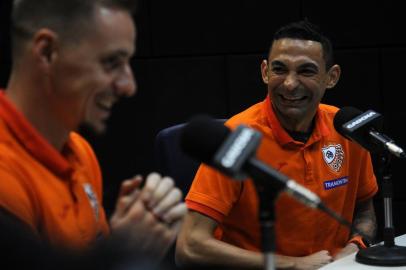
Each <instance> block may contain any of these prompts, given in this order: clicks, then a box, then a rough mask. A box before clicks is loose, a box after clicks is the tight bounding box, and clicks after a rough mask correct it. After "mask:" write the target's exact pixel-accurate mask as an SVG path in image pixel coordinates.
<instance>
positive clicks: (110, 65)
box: [102, 58, 122, 70]
mask: <svg viewBox="0 0 406 270" xmlns="http://www.w3.org/2000/svg"><path fill="white" fill-rule="evenodd" d="M102 63H103V66H104V68H105V69H107V70H112V69H116V68H118V67H120V66H121V63H122V61H121V60H120V59H118V58H107V59H104V60H103V61H102Z"/></svg>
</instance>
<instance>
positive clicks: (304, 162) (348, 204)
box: [186, 97, 378, 256]
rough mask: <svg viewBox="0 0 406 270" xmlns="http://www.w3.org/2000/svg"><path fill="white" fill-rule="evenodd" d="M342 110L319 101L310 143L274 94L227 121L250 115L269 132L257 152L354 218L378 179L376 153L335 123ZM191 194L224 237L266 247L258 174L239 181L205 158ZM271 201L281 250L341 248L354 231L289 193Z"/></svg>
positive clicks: (192, 205) (249, 120) (251, 122)
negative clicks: (293, 133) (276, 106)
mask: <svg viewBox="0 0 406 270" xmlns="http://www.w3.org/2000/svg"><path fill="white" fill-rule="evenodd" d="M337 111H338V109H337V108H336V107H333V106H328V105H323V104H321V105H320V106H319V109H318V111H317V114H316V119H315V128H314V131H313V133H312V135H311V137H310V138H309V140H308V141H307V142H306V143H305V144H304V143H301V142H297V141H294V140H293V139H292V138H291V137H290V136H289V134H288V133H287V132H286V131H285V130H284V129H283V128H282V126H281V125H280V123H279V121H278V120H277V118H276V115H275V114H274V111H273V109H272V104H271V101H270V99H269V97H267V98H266V99H265V100H264V101H263V102H260V103H257V104H255V105H253V106H252V107H250V108H248V109H247V110H245V111H243V112H241V113H239V114H237V115H235V116H234V117H232V118H231V119H230V120H228V121H227V123H226V125H228V126H229V127H231V128H235V127H236V126H238V125H239V124H242V123H243V124H245V125H248V126H250V127H252V128H255V129H257V130H259V131H260V132H262V133H263V139H262V142H261V145H260V147H259V149H258V151H257V157H258V159H260V160H261V161H263V162H265V163H266V164H268V165H269V166H271V167H273V168H275V169H277V170H278V171H280V172H281V173H283V174H285V175H287V176H289V177H290V178H292V179H295V180H296V181H297V182H298V183H299V184H301V185H303V186H305V187H306V188H308V189H310V190H311V191H313V192H315V193H316V194H318V196H320V198H321V199H322V200H323V202H324V203H325V204H326V205H327V206H328V207H330V208H331V209H332V210H334V211H335V212H337V213H339V214H340V215H342V216H343V217H344V218H345V219H346V220H348V221H351V220H352V218H353V214H354V208H355V204H356V202H358V201H362V200H366V199H368V198H371V197H372V196H373V195H374V194H375V193H376V192H377V190H378V187H377V184H376V179H375V176H374V173H373V168H372V163H371V158H370V155H369V153H368V152H367V151H366V150H364V149H362V148H361V147H360V146H358V145H356V144H355V143H352V142H351V141H349V140H346V139H345V138H344V137H342V136H341V135H339V134H338V133H337V132H336V131H335V129H334V126H333V119H334V115H335V113H336V112H337ZM269 181H273V180H269ZM186 202H187V205H188V207H189V209H191V210H194V211H197V212H200V213H201V214H204V215H206V216H208V217H210V218H212V219H214V220H216V221H217V222H218V224H219V225H218V228H217V229H216V231H215V237H216V238H217V239H220V240H222V241H224V242H227V243H230V244H232V245H235V246H238V247H241V248H244V249H248V250H253V251H260V250H261V243H260V239H261V238H260V231H259V221H258V198H257V194H256V190H255V187H254V184H253V182H252V180H248V181H242V182H239V181H235V180H232V179H230V178H228V177H226V176H224V175H222V174H221V173H219V172H217V171H216V170H213V169H211V168H210V167H208V166H206V165H201V166H200V168H199V170H198V172H197V174H196V176H195V179H194V181H193V184H192V186H191V188H190V191H189V193H188V195H187V197H186ZM269 207H272V209H274V211H275V235H276V249H277V253H279V254H283V255H287V256H305V255H309V254H312V253H314V252H317V251H320V250H323V249H327V250H329V251H330V253H331V254H335V253H336V252H337V251H338V250H339V249H341V248H342V247H344V246H345V245H346V243H347V241H348V239H349V234H350V232H349V230H348V229H347V228H346V227H344V226H341V225H340V224H338V222H336V221H335V220H333V219H332V218H330V217H329V216H327V215H326V214H324V213H322V212H320V211H318V210H314V209H312V208H308V207H306V206H305V205H303V204H302V203H300V202H298V201H297V200H295V199H293V198H291V197H289V196H288V195H287V194H285V193H280V195H279V196H278V198H277V199H276V203H275V205H273V203H271V202H270V203H269Z"/></svg>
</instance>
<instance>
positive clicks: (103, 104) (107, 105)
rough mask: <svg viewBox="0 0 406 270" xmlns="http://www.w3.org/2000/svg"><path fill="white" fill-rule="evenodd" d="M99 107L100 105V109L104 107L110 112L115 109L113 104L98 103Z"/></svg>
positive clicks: (107, 102) (106, 102)
mask: <svg viewBox="0 0 406 270" xmlns="http://www.w3.org/2000/svg"><path fill="white" fill-rule="evenodd" d="M97 105H99V106H100V107H102V108H104V109H106V110H110V109H111V108H112V107H113V102H109V101H99V102H97Z"/></svg>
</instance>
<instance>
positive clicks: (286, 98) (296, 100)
mask: <svg viewBox="0 0 406 270" xmlns="http://www.w3.org/2000/svg"><path fill="white" fill-rule="evenodd" d="M280 97H281V99H282V101H283V102H286V103H292V104H294V103H299V102H302V101H304V100H305V99H306V98H307V97H306V96H302V97H289V96H283V95H280Z"/></svg>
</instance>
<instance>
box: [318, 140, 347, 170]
mask: <svg viewBox="0 0 406 270" xmlns="http://www.w3.org/2000/svg"><path fill="white" fill-rule="evenodd" d="M321 151H322V153H323V159H324V161H325V162H326V164H327V165H328V166H329V167H330V168H331V169H332V170H333V171H335V172H338V171H340V169H341V166H342V165H343V161H344V151H343V148H342V146H341V144H330V145H328V146H324V147H323V148H322V149H321Z"/></svg>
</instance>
